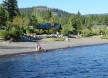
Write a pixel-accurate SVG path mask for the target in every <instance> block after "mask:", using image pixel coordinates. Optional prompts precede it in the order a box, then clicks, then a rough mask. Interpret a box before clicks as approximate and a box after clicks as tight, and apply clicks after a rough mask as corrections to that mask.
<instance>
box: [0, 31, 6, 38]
mask: <svg viewBox="0 0 108 78" xmlns="http://www.w3.org/2000/svg"><path fill="white" fill-rule="evenodd" d="M7 35H8V31H0V38H3V39H5V37H6V36H7Z"/></svg>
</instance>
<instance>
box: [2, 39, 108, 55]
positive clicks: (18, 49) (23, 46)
mask: <svg viewBox="0 0 108 78" xmlns="http://www.w3.org/2000/svg"><path fill="white" fill-rule="evenodd" d="M36 43H37V42H15V43H7V42H1V43H0V56H11V55H18V54H30V53H35V46H36ZM39 43H40V44H41V47H42V48H43V49H44V50H46V52H48V51H51V50H57V49H67V48H76V47H85V46H93V45H104V44H108V40H107V39H100V38H95V37H91V38H79V39H71V40H69V41H39ZM36 53H45V52H36Z"/></svg>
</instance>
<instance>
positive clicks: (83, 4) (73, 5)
mask: <svg viewBox="0 0 108 78" xmlns="http://www.w3.org/2000/svg"><path fill="white" fill-rule="evenodd" d="M2 1H3V0H0V3H2ZM17 1H18V7H19V8H26V7H33V6H40V5H41V6H48V7H50V8H58V9H61V10H64V11H67V12H70V13H77V12H78V11H80V13H81V14H83V15H84V14H103V13H108V7H107V5H108V0H17Z"/></svg>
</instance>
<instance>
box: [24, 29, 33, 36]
mask: <svg viewBox="0 0 108 78" xmlns="http://www.w3.org/2000/svg"><path fill="white" fill-rule="evenodd" d="M25 30H26V34H27V35H30V34H32V33H33V32H34V30H33V29H30V28H29V27H27V28H26V29H25Z"/></svg>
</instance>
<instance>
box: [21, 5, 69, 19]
mask: <svg viewBox="0 0 108 78" xmlns="http://www.w3.org/2000/svg"><path fill="white" fill-rule="evenodd" d="M46 11H51V13H52V15H54V16H59V17H61V16H70V15H71V13H68V12H66V11H63V10H60V9H55V8H48V7H46V6H37V7H31V8H29V7H28V8H20V13H21V14H22V15H26V14H28V15H32V14H33V13H34V12H35V13H39V14H44V12H46Z"/></svg>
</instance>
